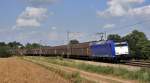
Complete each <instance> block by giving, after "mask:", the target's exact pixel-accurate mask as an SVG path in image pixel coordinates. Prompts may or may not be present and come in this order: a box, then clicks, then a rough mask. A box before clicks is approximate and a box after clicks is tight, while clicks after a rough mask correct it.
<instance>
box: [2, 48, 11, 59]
mask: <svg viewBox="0 0 150 83" xmlns="http://www.w3.org/2000/svg"><path fill="white" fill-rule="evenodd" d="M10 56H11V54H10V52H9V48H8V47H6V46H1V47H0V57H2V58H4V57H10Z"/></svg>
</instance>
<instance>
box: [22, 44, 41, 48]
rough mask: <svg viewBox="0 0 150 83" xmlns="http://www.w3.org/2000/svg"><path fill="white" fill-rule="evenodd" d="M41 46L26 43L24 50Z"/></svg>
mask: <svg viewBox="0 0 150 83" xmlns="http://www.w3.org/2000/svg"><path fill="white" fill-rule="evenodd" d="M41 46H42V45H40V44H38V43H32V44H30V43H27V44H26V46H25V48H28V49H31V48H40V47H41Z"/></svg>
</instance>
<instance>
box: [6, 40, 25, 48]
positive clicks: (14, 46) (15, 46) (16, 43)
mask: <svg viewBox="0 0 150 83" xmlns="http://www.w3.org/2000/svg"><path fill="white" fill-rule="evenodd" d="M7 46H8V47H10V48H20V47H22V46H23V45H22V44H21V43H20V42H16V41H14V42H9V43H8V44H7Z"/></svg>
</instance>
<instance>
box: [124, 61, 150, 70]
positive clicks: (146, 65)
mask: <svg viewBox="0 0 150 83" xmlns="http://www.w3.org/2000/svg"><path fill="white" fill-rule="evenodd" d="M125 65H130V66H137V67H143V68H150V61H143V60H134V61H126V62H125Z"/></svg>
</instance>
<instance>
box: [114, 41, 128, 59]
mask: <svg viewBox="0 0 150 83" xmlns="http://www.w3.org/2000/svg"><path fill="white" fill-rule="evenodd" d="M115 55H116V57H117V58H122V59H126V58H128V57H129V56H128V55H129V47H128V43H127V42H119V43H118V42H117V43H115Z"/></svg>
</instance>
